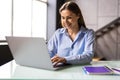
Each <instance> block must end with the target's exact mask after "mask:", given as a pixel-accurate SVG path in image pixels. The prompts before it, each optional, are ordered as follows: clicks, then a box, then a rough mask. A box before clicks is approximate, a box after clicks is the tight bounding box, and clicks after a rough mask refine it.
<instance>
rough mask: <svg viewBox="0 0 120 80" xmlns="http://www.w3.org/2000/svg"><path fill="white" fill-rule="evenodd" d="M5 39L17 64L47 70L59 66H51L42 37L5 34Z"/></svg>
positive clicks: (55, 68)
mask: <svg viewBox="0 0 120 80" xmlns="http://www.w3.org/2000/svg"><path fill="white" fill-rule="evenodd" d="M6 40H7V42H8V46H9V48H10V50H11V52H12V55H13V57H14V59H15V62H16V63H17V64H19V65H23V66H29V67H34V68H42V69H49V70H57V69H59V68H60V67H54V66H53V64H52V62H51V59H50V56H49V54H48V49H47V45H46V41H45V40H44V39H43V38H37V37H11V36H7V37H6Z"/></svg>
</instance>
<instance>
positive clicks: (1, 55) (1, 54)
mask: <svg viewBox="0 0 120 80" xmlns="http://www.w3.org/2000/svg"><path fill="white" fill-rule="evenodd" d="M11 60H13V56H12V54H11V51H10V49H9V47H8V45H0V66H1V65H3V64H5V63H7V62H9V61H11Z"/></svg>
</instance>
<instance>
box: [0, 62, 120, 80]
mask: <svg viewBox="0 0 120 80" xmlns="http://www.w3.org/2000/svg"><path fill="white" fill-rule="evenodd" d="M91 65H93V66H98V65H105V66H108V67H115V68H120V61H96V62H92V63H91ZM83 66H88V65H74V66H70V67H68V68H65V69H61V70H58V71H50V70H43V69H36V68H31V67H24V66H19V65H16V66H12V68H11V70H12V71H11V72H10V71H9V74H10V75H9V77H8V76H7V75H6V74H5V75H6V77H4V79H52V80H53V79H55V80H56V79H64V80H66V79H71V80H74V79H79V80H120V74H118V75H87V74H85V73H84V71H83V69H82V67H83ZM1 67H2V68H0V69H3V68H4V65H3V66H1ZM0 74H1V72H0Z"/></svg>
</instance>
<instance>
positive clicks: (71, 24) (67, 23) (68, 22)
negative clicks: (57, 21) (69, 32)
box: [60, 9, 79, 29]
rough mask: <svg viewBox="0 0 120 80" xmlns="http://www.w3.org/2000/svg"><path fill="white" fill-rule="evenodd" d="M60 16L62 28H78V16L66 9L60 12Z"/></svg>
mask: <svg viewBox="0 0 120 80" xmlns="http://www.w3.org/2000/svg"><path fill="white" fill-rule="evenodd" d="M60 14H61V23H62V26H63V27H64V28H66V29H74V28H75V27H78V19H79V16H78V15H76V14H75V13H73V12H72V11H70V10H67V9H65V10H62V11H61V13H60Z"/></svg>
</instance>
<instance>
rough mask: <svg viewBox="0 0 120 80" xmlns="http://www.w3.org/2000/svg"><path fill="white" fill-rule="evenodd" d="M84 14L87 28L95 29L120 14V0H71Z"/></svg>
mask: <svg viewBox="0 0 120 80" xmlns="http://www.w3.org/2000/svg"><path fill="white" fill-rule="evenodd" d="M72 1H75V2H76V3H77V4H78V5H79V7H80V9H81V11H82V14H83V16H84V19H85V23H86V25H87V27H88V28H92V29H94V30H95V31H96V30H97V29H99V28H101V27H103V26H105V25H106V24H108V23H109V22H111V21H113V20H114V19H116V18H118V17H119V16H120V0H72Z"/></svg>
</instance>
